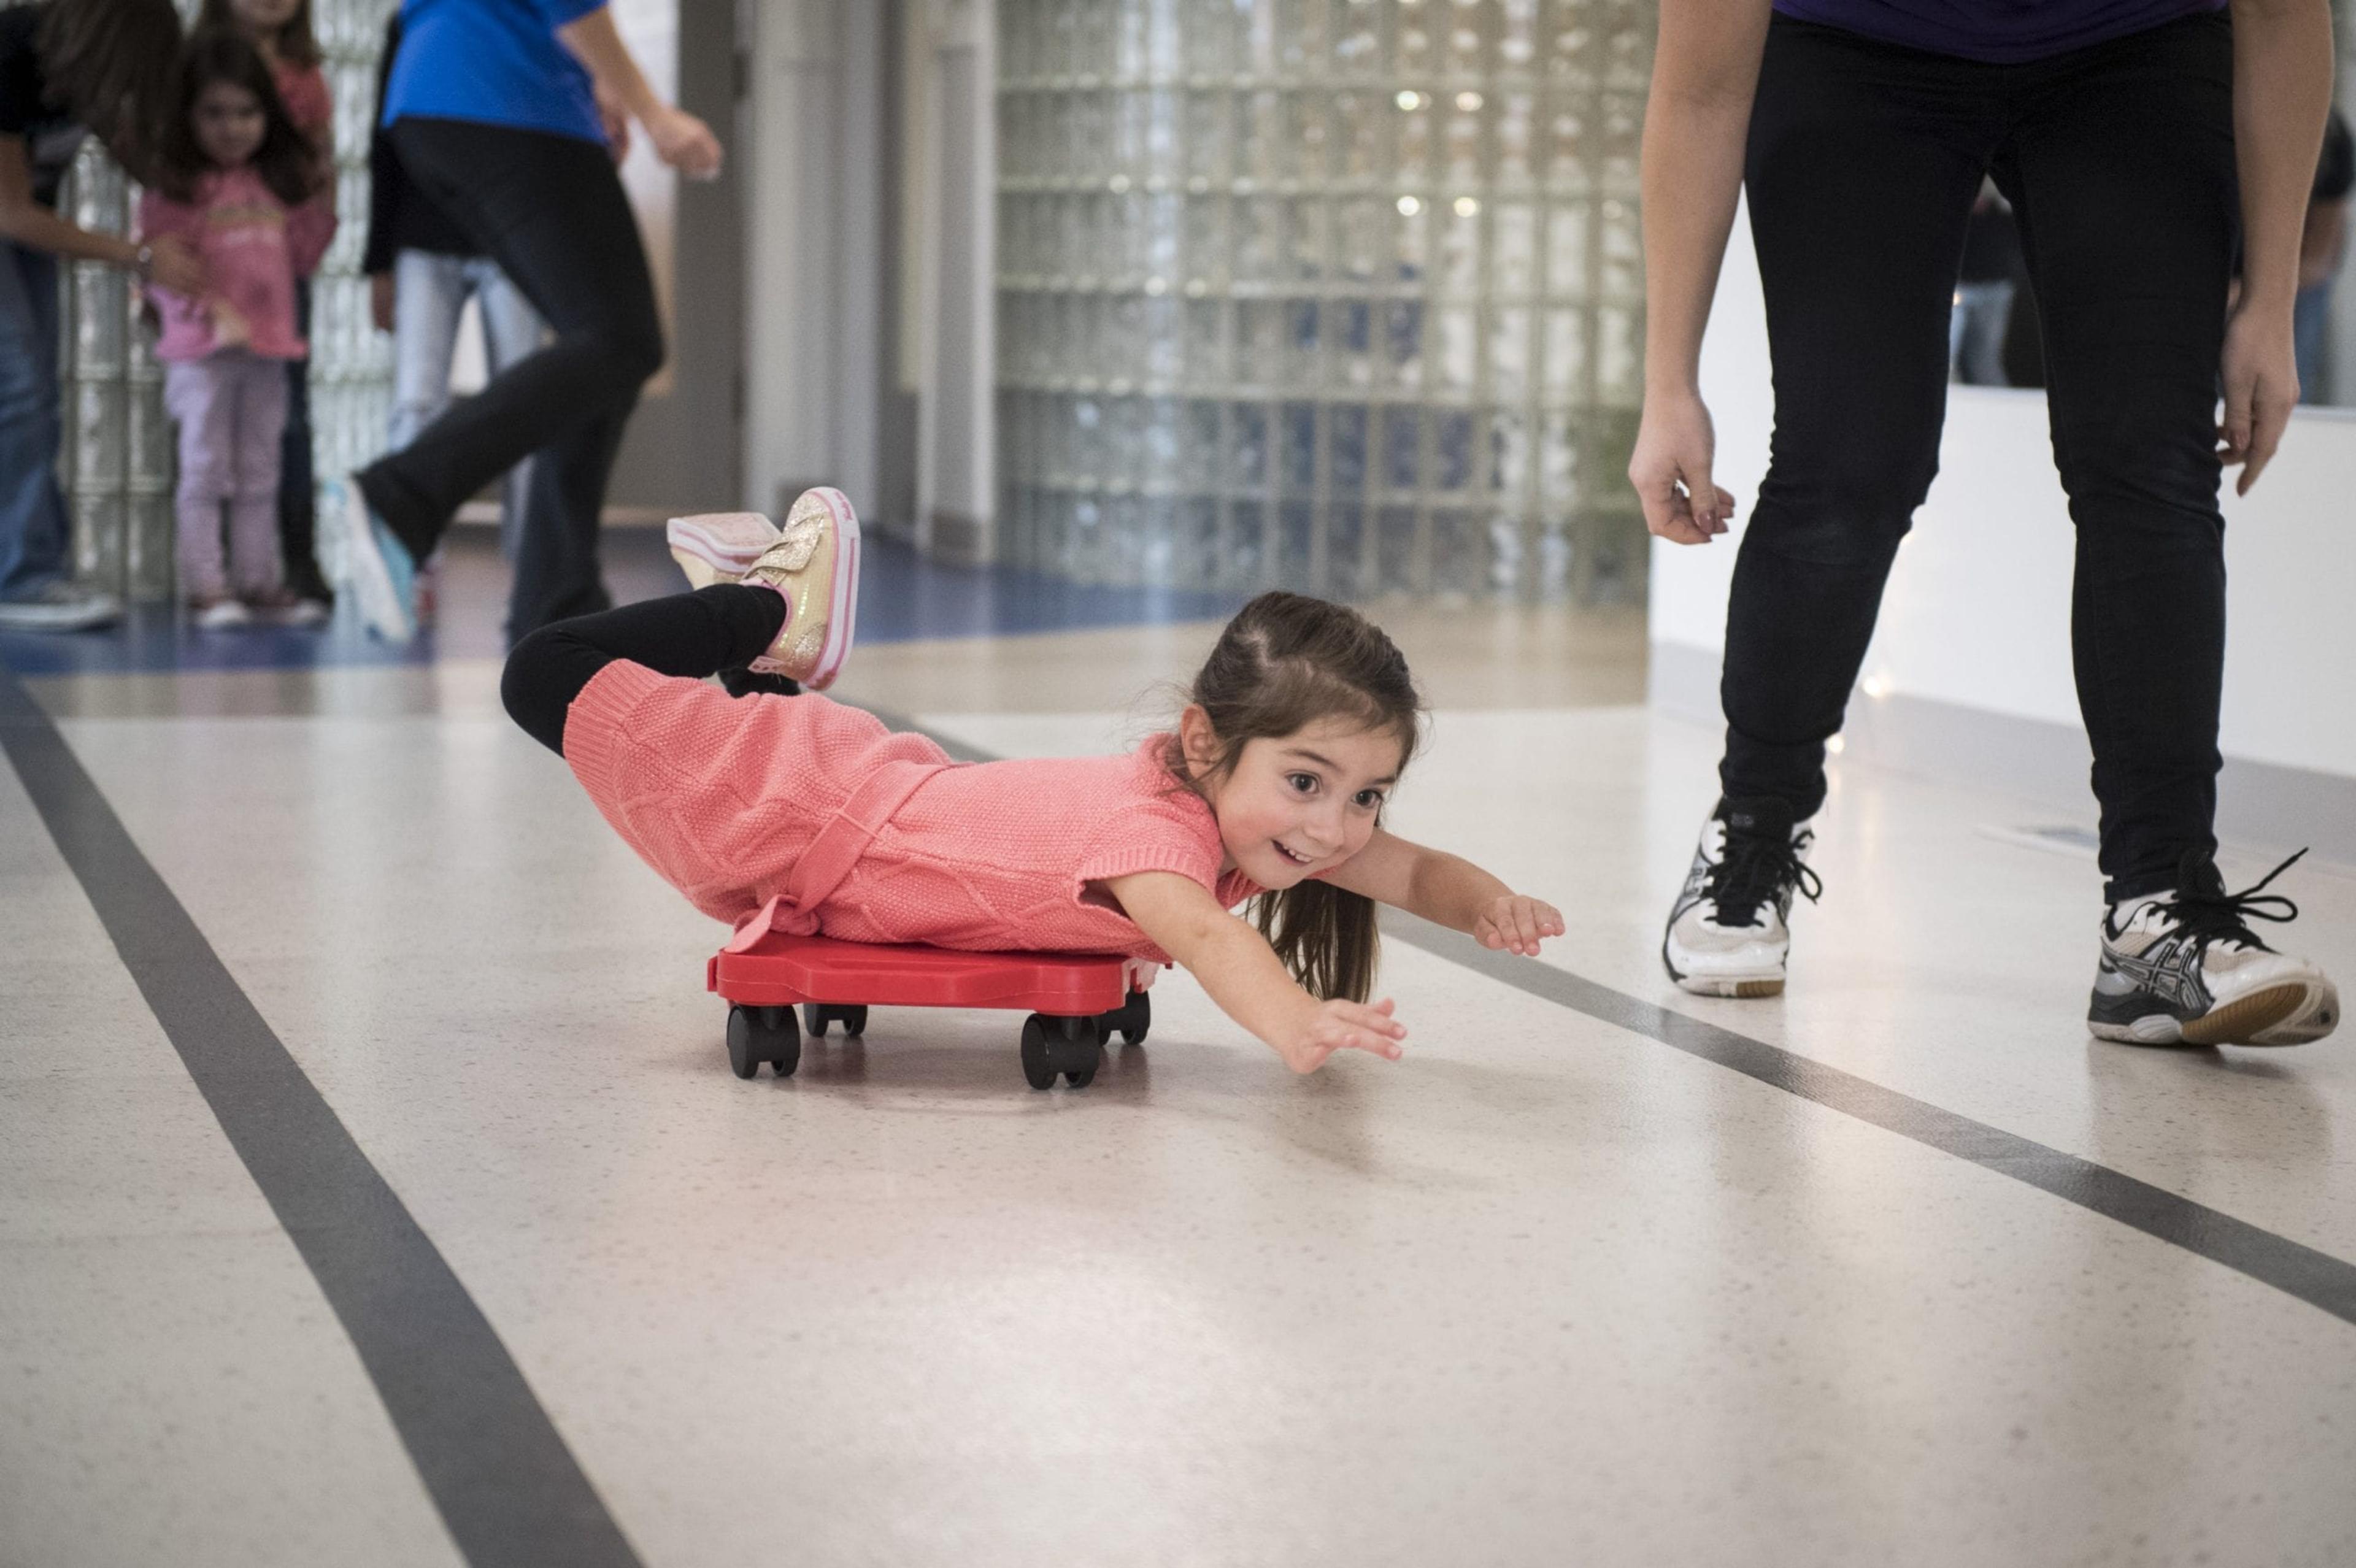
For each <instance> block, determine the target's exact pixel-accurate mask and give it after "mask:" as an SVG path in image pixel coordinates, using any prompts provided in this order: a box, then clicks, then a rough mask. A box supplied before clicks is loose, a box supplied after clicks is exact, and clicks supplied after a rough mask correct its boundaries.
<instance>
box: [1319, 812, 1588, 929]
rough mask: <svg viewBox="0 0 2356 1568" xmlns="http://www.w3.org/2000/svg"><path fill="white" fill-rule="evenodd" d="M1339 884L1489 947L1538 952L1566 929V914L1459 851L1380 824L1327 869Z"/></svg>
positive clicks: (1331, 879)
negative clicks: (1390, 830)
mask: <svg viewBox="0 0 2356 1568" xmlns="http://www.w3.org/2000/svg"><path fill="white" fill-rule="evenodd" d="M1325 880H1327V881H1329V882H1331V883H1333V885H1334V886H1335V887H1337V888H1343V889H1345V890H1347V891H1350V892H1354V893H1362V894H1364V895H1365V897H1367V898H1370V899H1372V900H1374V901H1376V903H1387V904H1389V905H1390V906H1391V907H1392V908H1394V909H1403V910H1405V911H1407V912H1408V913H1409V914H1416V915H1421V916H1422V917H1423V918H1424V919H1426V920H1428V921H1430V922H1431V923H1433V924H1434V925H1444V926H1447V927H1448V928H1450V929H1451V930H1452V931H1462V932H1467V933H1471V934H1472V936H1474V937H1475V938H1477V939H1478V940H1479V941H1480V944H1481V945H1482V946H1483V947H1494V948H1501V949H1504V950H1505V951H1506V952H1509V953H1519V954H1522V955H1526V956H1528V957H1536V956H1537V951H1538V944H1539V943H1540V942H1541V941H1543V940H1545V939H1546V938H1547V937H1549V936H1560V935H1561V934H1562V933H1563V923H1562V915H1561V913H1560V912H1558V911H1557V910H1556V908H1555V907H1554V905H1552V904H1550V903H1542V902H1540V901H1538V900H1537V899H1534V898H1527V897H1525V896H1524V895H1522V894H1520V893H1517V892H1515V891H1514V890H1513V889H1511V888H1509V887H1507V886H1506V885H1505V883H1503V882H1501V881H1499V880H1497V879H1496V878H1494V877H1493V876H1491V875H1490V874H1489V873H1488V872H1486V871H1484V870H1483V869H1481V868H1480V867H1478V866H1476V865H1474V864H1473V863H1472V861H1470V860H1466V859H1462V858H1460V857H1458V856H1455V855H1449V854H1443V853H1442V852H1440V850H1438V849H1427V848H1424V847H1423V846H1422V845H1420V844H1412V843H1409V842H1408V840H1406V839H1404V838H1401V837H1398V835H1396V834H1392V833H1387V832H1385V831H1384V830H1383V829H1381V828H1379V827H1377V828H1376V829H1375V836H1374V837H1373V838H1371V839H1369V840H1368V841H1367V843H1366V847H1365V848H1363V849H1361V850H1359V851H1358V852H1357V853H1356V854H1355V855H1353V856H1351V857H1350V858H1349V859H1347V860H1344V861H1343V862H1342V863H1341V864H1340V865H1339V866H1336V867H1335V868H1334V869H1333V870H1331V871H1329V872H1327V873H1326V874H1325Z"/></svg>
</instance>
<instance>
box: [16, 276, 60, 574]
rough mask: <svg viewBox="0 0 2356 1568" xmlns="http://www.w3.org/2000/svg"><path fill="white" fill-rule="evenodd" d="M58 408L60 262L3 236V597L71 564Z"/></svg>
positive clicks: (57, 572)
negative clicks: (61, 485) (61, 486)
mask: <svg viewBox="0 0 2356 1568" xmlns="http://www.w3.org/2000/svg"><path fill="white" fill-rule="evenodd" d="M60 407H61V404H60V401H59V389H58V264H57V262H56V261H55V260H54V259H52V258H51V257H49V256H47V255H44V254H42V253H41V252H39V251H27V250H26V249H25V248H24V247H22V246H19V245H12V244H10V243H8V242H7V241H6V240H0V599H27V598H30V597H31V596H32V595H34V594H36V593H37V592H40V591H41V590H42V589H43V588H46V587H48V585H49V584H50V583H52V582H55V581H59V580H61V579H63V578H64V577H66V576H67V575H68V573H69V571H70V568H71V565H72V558H71V548H70V547H71V544H72V537H71V535H70V533H69V532H68V531H67V528H66V502H65V496H64V495H63V493H62V492H60V491H59V488H58V443H59V439H60V436H61V434H62V424H61V417H60V414H59V409H60Z"/></svg>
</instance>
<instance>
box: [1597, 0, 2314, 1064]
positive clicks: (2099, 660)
mask: <svg viewBox="0 0 2356 1568" xmlns="http://www.w3.org/2000/svg"><path fill="white" fill-rule="evenodd" d="M2331 59H2332V49H2331V15H2330V5H2329V0H2230V9H2229V8H2228V4H2227V0H2038V3H2033V4H2032V3H2025V0H1732V3H1729V0H1662V4H1661V21H1660V43H1659V48H1658V49H1657V50H1656V52H1655V64H1654V74H1653V92H1652V98H1651V101H1650V103H1649V106H1648V108H1647V110H1646V114H1645V123H1644V168H1643V176H1642V178H1643V184H1644V237H1645V247H1644V248H1645V286H1646V295H1647V308H1648V322H1647V338H1646V344H1645V377H1644V380H1645V392H1644V412H1643V416H1642V421H1641V424H1640V426H1639V429H1638V432H1637V436H1636V443H1635V450H1634V453H1633V458H1632V460H1631V462H1630V464H1629V478H1630V480H1631V481H1632V482H1633V484H1634V485H1635V486H1636V490H1637V493H1638V496H1639V497H1640V499H1641V501H1642V504H1643V506H1644V520H1645V523H1646V525H1647V526H1648V527H1649V528H1651V529H1652V531H1653V532H1654V533H1655V534H1657V535H1659V536H1660V537H1661V538H1663V539H1668V540H1670V541H1672V542H1674V543H1678V544H1686V545H1706V544H1708V542H1709V541H1710V539H1713V538H1714V537H1715V536H1717V535H1719V534H1721V533H1723V532H1725V531H1726V528H1727V523H1728V517H1729V514H1730V512H1731V511H1732V509H1733V506H1734V499H1733V497H1732V496H1730V495H1728V494H1727V493H1726V492H1725V491H1724V490H1722V489H1720V488H1719V486H1718V485H1717V484H1716V482H1715V481H1714V480H1713V479H1712V478H1711V476H1710V464H1711V461H1712V457H1713V455H1714V454H1713V451H1712V446H1713V437H1712V434H1711V429H1710V421H1709V413H1708V410H1707V409H1706V408H1704V407H1703V405H1702V400H1701V392H1700V387H1699V365H1700V354H1701V337H1702V327H1703V325H1704V323H1705V322H1706V321H1707V320H1708V315H1709V308H1710V301H1711V297H1712V294H1713V292H1714V290H1715V286H1716V282H1717V275H1718V271H1719V262H1720V261H1721V259H1722V257H1723V255H1724V252H1725V246H1726V238H1727V233H1728V230H1729V229H1730V226H1731V225H1732V223H1733V219H1734V213H1735V196H1736V190H1737V187H1738V186H1739V187H1741V188H1742V189H1744V190H1746V191H1747V192H1748V193H1749V196H1750V207H1751V236H1752V240H1753V242H1754V248H1755V250H1756V251H1757V253H1758V258H1759V275H1760V282H1761V284H1762V290H1763V292H1764V294H1765V299H1766V314H1767V336H1768V345H1769V353H1770V357H1771V358H1772V361H1773V368H1774V389H1775V434H1774V443H1773V451H1772V456H1771V458H1770V461H1769V464H1768V470H1767V475H1766V477H1765V478H1764V480H1762V482H1761V484H1760V486H1759V496H1758V503H1757V505H1756V506H1755V507H1753V508H1752V511H1751V521H1750V525H1749V527H1748V528H1745V529H1744V531H1743V537H1742V544H1741V549H1740V553H1739V554H1738V555H1737V556H1736V559H1735V567H1734V580H1733V584H1732V588H1731V592H1730V599H1729V603H1728V607H1727V623H1726V667H1725V672H1724V678H1723V680H1722V682H1721V684H1720V688H1719V693H1720V697H1721V699H1722V701H1723V704H1724V707H1725V709H1726V751H1725V754H1724V757H1723V760H1722V761H1721V763H1719V788H1720V790H1721V792H1722V793H1721V795H1720V797H1719V805H1718V807H1717V809H1716V810H1715V811H1713V812H1712V814H1711V816H1710V820H1709V821H1708V824H1706V825H1705V827H1704V828H1703V832H1702V838H1701V844H1700V847H1699V848H1698V849H1697V852H1696V854H1695V857H1694V860H1693V864H1692V869H1691V870H1690V871H1689V872H1688V874H1687V880H1686V882H1685V886H1684V888H1683V889H1682V890H1681V891H1680V892H1679V893H1678V895H1677V897H1676V901H1675V902H1674V903H1673V905H1672V907H1671V911H1670V914H1669V921H1668V929H1667V931H1666V933H1665V936H1664V940H1663V942H1662V946H1661V956H1662V961H1663V963H1664V965H1665V966H1666V968H1667V969H1668V972H1669V975H1670V977H1671V978H1672V979H1673V980H1674V981H1675V982H1676V984H1677V985H1678V986H1680V987H1683V988H1685V989H1687V990H1689V991H1696V992H1699V993H1702V994H1704V995H1712V996H1726V997H1751V996H1772V995H1776V994H1779V993H1781V992H1782V990H1783V982H1784V961H1785V956H1786V954H1787V952H1788V950H1789V945H1790V933H1789V930H1788V928H1787V925H1786V922H1787V920H1788V917H1789V916H1790V913H1791V911H1792V902H1793V897H1794V894H1795V893H1804V894H1805V895H1806V896H1807V897H1809V898H1811V899H1813V898H1815V896H1816V895H1817V893H1818V892H1819V891H1821V887H1820V884H1819V882H1818V880H1817V879H1816V876H1815V872H1814V871H1812V870H1811V869H1808V867H1807V865H1806V864H1805V857H1806V854H1807V850H1808V847H1809V843H1810V841H1811V838H1812V834H1811V831H1810V829H1809V827H1808V826H1807V823H1808V819H1809V818H1810V817H1811V816H1813V815H1814V814H1815V812H1816V810H1817V809H1818V808H1819V807H1820V806H1821V805H1823V804H1824V801H1825V797H1826V787H1825V773H1824V760H1825V746H1826V741H1829V740H1830V739H1831V738H1832V736H1834V735H1835V734H1837V732H1838V731H1839V730H1840V728H1841V724H1842V720H1843V717H1844V714H1845V711H1846V709H1847V700H1848V694H1849V691H1850V688H1852V687H1853V686H1854V684H1855V683H1856V680H1857V676H1858V667H1859V665H1860V664H1861V663H1862V662H1863V660H1864V657H1865V652H1866V648H1867V645H1868V644H1869V641H1870V640H1871V638H1872V635H1873V627H1874V621H1875V618H1876V615H1877V614H1878V613H1879V608H1880V603H1881V592H1882V584H1883V581H1885V579H1886V578H1887V577H1888V576H1889V572H1890V564H1891V562H1892V560H1894V559H1895V557H1896V555H1897V552H1898V547H1899V541H1900V540H1901V539H1903V538H1904V536H1905V534H1906V531H1907V529H1908V528H1911V527H1912V522H1913V516H1914V511H1915V508H1916V507H1919V506H1921V505H1922V500H1923V498H1924V496H1925V495H1926V494H1927V493H1928V491H1929V489H1930V485H1931V478H1932V475H1933V474H1934V473H1935V472H1936V471H1937V468H1938V460H1939V433H1940V425H1941V423H1942V421H1943V420H1944V417H1945V413H1946V369H1947V323H1948V312H1949V311H1950V309H1951V308H1952V302H1953V300H1954V291H1955V281H1956V266H1957V262H1958V261H1959V259H1960V258H1961V255H1962V252H1963V249H1964V238H1965V226H1966V225H1967V224H1968V222H1969V221H1970V216H1971V209H1972V201H1973V197H1974V196H1975V194H1976V192H1977V191H1978V189H1979V187H1980V182H1981V181H1982V179H1984V178H1987V177H1993V178H1994V180H1995V181H1996V185H1997V189H1998V190H2000V191H2002V192H2003V194H2004V197H2005V198H2006V199H2007V200H2008V201H2009V202H2010V203H2011V204H2012V208H2013V213H2014V217H2015V219H2016V220H2017V222H2018V224H2019V239H2020V246H2021V254H2022V259H2023V261H2024V263H2025V265H2026V270H2027V272H2028V274H2029V282H2030V283H2031V284H2032V286H2033V288H2034V291H2035V294H2036V303H2037V305H2038V309H2039V313H2040V320H2041V330H2042V336H2043V343H2044V362H2045V369H2046V383H2047V404H2048V409H2049V413H2050V417H2051V424H2052V435H2053V455H2054V459H2055V462H2056V464H2057V465H2058V466H2059V468H2060V470H2061V483H2062V486H2063V488H2064V489H2065V490H2067V491H2068V493H2069V496H2070V515H2071V517H2072V521H2073V522H2074V523H2075V524H2076V525H2077V569H2076V576H2075V581H2074V586H2073V591H2072V595H2073V596H2072V616H2071V620H2072V627H2071V638H2072V649H2073V652H2074V656H2075V664H2076V675H2077V684H2078V702H2079V707H2080V709H2081V710H2082V711H2083V715H2084V717H2085V720H2086V734H2087V738H2088V740H2089V741H2091V742H2092V743H2093V749H2094V778H2093V783H2094V795H2095V796H2096V798H2097V800H2098V801H2099V802H2100V804H2101V806H2102V823H2101V826H2102V848H2101V857H2100V858H2101V863H2102V869H2103V873H2104V878H2105V880H2106V886H2105V888H2104V900H2105V901H2106V902H2107V904H2108V906H2109V907H2108V910H2107V911H2106V912H2105V914H2104V918H2103V921H2102V929H2101V933H2100V946H2099V949H2098V953H2097V955H2096V960H2095V972H2094V992H2093V996H2092V999H2091V1000H2090V1002H2089V1004H2088V1009H2087V1023H2088V1027H2089V1029H2090V1030H2091V1032H2092V1033H2094V1035H2095V1036H2097V1037H2098V1038H2102V1039H2107V1040H2126V1041H2133V1042H2137V1043H2145V1044H2173V1043H2178V1042H2189V1043H2192V1044H2198V1045H2222V1044H2241V1045H2295V1044H2298V1043H2301V1042H2303V1041H2306V1040H2319V1039H2321V1038H2322V1037H2323V1036H2324V1035H2327V1034H2329V1033H2330V1032H2331V1030H2332V1029H2333V1028H2334V1027H2335V1026H2336V1025H2337V1023H2338V1021H2339V1016H2340V1014H2339V1007H2340V1002H2339V992H2338V990H2337V989H2336V988H2335V987H2334V986H2333V985H2332V983H2331V981H2330V979H2329V977H2328V976H2326V975H2325V974H2324V973H2323V971H2322V970H2321V969H2320V968H2319V966H2317V965H2315V964H2313V963H2311V962H2309V961H2308V960H2307V959H2305V958H2301V957H2298V956H2296V955H2291V954H2286V953H2280V952H2276V951H2275V950H2274V949H2273V948H2272V947H2270V946H2269V945H2268V944H2266V943H2265V941H2263V940H2261V939H2260V938H2259V937H2258V935H2257V934H2256V933H2255V932H2254V930H2253V929H2252V926H2251V924H2250V923H2251V921H2253V920H2284V919H2287V918H2288V917H2289V916H2290V915H2291V914H2294V913H2296V912H2297V911H2296V909H2295V908H2293V907H2292V906H2291V905H2290V904H2289V902H2288V901H2287V900H2285V899H2283V898H2282V897H2280V896H2279V895H2277V894H2269V893H2264V892H2262V891H2260V890H2261V889H2263V888H2264V887H2265V883H2264V882H2261V883H2259V884H2258V886H2257V887H2254V888H2251V889H2249V890H2247V891H2244V892H2241V893H2228V892H2227V891H2225V887H2224V883H2223V881H2222V880H2221V879H2220V877H2219V875H2218V871H2217V866H2216V859H2215V856H2216V849H2217V838H2216V833H2215V826H2214V824H2215V816H2216V808H2217V773H2218V770H2219V767H2220V757H2219V754H2218V749H2217V733H2218V709H2219V702H2220V698H2221V695H2222V677H2223V670H2224V658H2225V560H2224V519H2223V517H2222V514H2221V512H2220V510H2219V507H2218V490H2219V485H2220V483H2221V480H2222V469H2223V468H2224V467H2225V466H2228V465H2234V464H2238V465H2240V467H2241V471H2242V472H2241V479H2240V485H2239V488H2240V489H2241V490H2242V491H2244V492H2247V491H2248V489H2249V487H2250V486H2251V485H2253V484H2254V483H2255V482H2256V481H2257V478H2258V475H2259V474H2260V473H2261V472H2262V471H2263V470H2264V469H2265V465H2266V464H2267V462H2268V460H2269V459H2270V458H2271V457H2272V456H2273V455H2274V452H2275V449H2276V445H2277V443H2279V442H2280V441H2281V439H2282V436H2283V432H2284V430H2285V428H2286V424H2287V422H2288V421H2289V417H2290V411H2291V408H2292V405H2293V404H2295V403H2296V402H2297V398H2298V378H2297V372H2296V370H2295V368H2294V363H2293V356H2292V301H2293V297H2294V295H2295V294H2296V293H2297V273H2298V251H2299V235H2300V229H2301V225H2302V223H2303V221H2304V217H2305V212H2306V208H2307V202H2308V187H2309V185H2310V182H2311V179H2312V176H2313V175H2314V173H2315V169H2316V153H2317V149H2318V147H2319V144H2320V143H2321V140H2322V136H2323V126H2324V116H2325V113H2326V112H2327V109H2328V107H2329V101H2330V97H2331ZM2237 251H2238V253H2239V257H2240V260H2241V278H2242V284H2241V287H2240V289H2239V291H2238V293H2236V292H2235V291H2234V289H2233V278H2234V266H2235V261H2236V254H2237ZM2220 389H2222V391H2223V394H2224V396H2223V407H2224V412H2223V417H2222V419H2221V418H2220V417H2219V415H2218V393H2219V390H2220ZM2277 870H2279V868H2277ZM2268 880H2272V879H2271V878H2269V879H2268ZM1937 905H1938V901H1937V900H1935V899H1934V900H1930V901H1926V902H1925V903H1924V906H1923V907H1925V908H1926V909H1927V908H1934V907H1937ZM1943 918H1952V919H1955V920H1963V919H1965V918H1967V917H1966V916H1965V915H1964V914H1962V913H1954V912H1949V913H1948V914H1946V915H1945V916H1943ZM1932 940H1933V941H1937V940H1940V939H1939V938H1935V937H1934V938H1933V939H1932ZM1969 945H1970V940H1969V938H1968V937H1966V938H1965V940H1964V942H1963V944H1962V946H1963V947H1964V948H1965V950H1968V947H1969Z"/></svg>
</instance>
